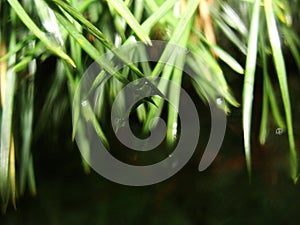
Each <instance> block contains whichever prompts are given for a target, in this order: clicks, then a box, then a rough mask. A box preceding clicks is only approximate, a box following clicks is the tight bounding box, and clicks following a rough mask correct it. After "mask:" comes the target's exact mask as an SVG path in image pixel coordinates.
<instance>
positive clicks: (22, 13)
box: [7, 0, 76, 67]
mask: <svg viewBox="0 0 300 225" xmlns="http://www.w3.org/2000/svg"><path fill="white" fill-rule="evenodd" d="M7 1H8V3H9V4H10V5H11V7H12V8H13V9H14V10H15V12H16V13H17V15H18V16H19V18H20V20H22V22H23V23H24V24H25V26H26V27H27V28H28V29H29V30H30V31H31V32H32V33H34V35H35V36H36V37H37V38H38V39H40V40H41V41H42V42H43V43H44V45H45V46H46V47H47V48H48V49H49V50H50V51H52V52H53V53H54V54H56V55H57V56H59V57H61V58H62V59H64V60H66V61H67V62H68V63H70V64H71V65H72V66H73V67H76V66H75V63H74V62H73V60H72V59H71V58H70V57H69V56H68V55H67V54H66V53H65V52H64V51H63V50H62V49H61V48H60V47H59V46H58V45H57V44H56V43H55V42H53V41H52V40H51V39H50V38H48V37H47V35H46V34H45V33H44V32H43V31H41V30H40V29H39V28H38V26H37V25H36V24H35V23H34V22H33V21H32V19H31V18H30V17H29V15H28V14H27V13H26V11H25V10H24V8H23V7H22V5H21V4H20V3H19V1H17V0H7Z"/></svg>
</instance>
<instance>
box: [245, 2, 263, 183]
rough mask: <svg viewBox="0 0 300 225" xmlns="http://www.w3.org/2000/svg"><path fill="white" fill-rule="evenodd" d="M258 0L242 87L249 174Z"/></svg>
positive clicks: (258, 11) (255, 5) (255, 4)
mask: <svg viewBox="0 0 300 225" xmlns="http://www.w3.org/2000/svg"><path fill="white" fill-rule="evenodd" d="M259 14H260V0H255V2H254V6H253V12H252V18H251V25H250V31H249V39H248V52H247V59H246V68H245V79H244V87H243V131H244V147H245V157H246V166H247V170H248V173H249V177H250V176H251V121H252V104H253V88H254V80H255V69H256V58H257V43H258V30H259Z"/></svg>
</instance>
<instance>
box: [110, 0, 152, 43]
mask: <svg viewBox="0 0 300 225" xmlns="http://www.w3.org/2000/svg"><path fill="white" fill-rule="evenodd" d="M108 2H109V4H110V5H111V6H112V7H113V8H114V9H115V10H116V11H117V12H118V13H119V14H120V15H121V16H122V17H123V18H124V20H125V21H126V22H127V23H128V25H129V26H130V27H131V29H132V30H133V31H134V33H136V35H137V36H138V37H139V38H140V39H141V40H142V41H143V42H145V43H146V44H148V45H151V40H150V38H149V36H148V35H147V33H146V32H145V31H144V29H143V28H142V27H141V25H140V24H139V23H138V22H137V20H136V19H135V18H134V16H133V15H132V13H131V11H130V10H129V9H128V7H127V6H126V5H125V3H124V2H123V1H122V0H109V1H108Z"/></svg>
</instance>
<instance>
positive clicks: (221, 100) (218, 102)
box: [216, 97, 224, 105]
mask: <svg viewBox="0 0 300 225" xmlns="http://www.w3.org/2000/svg"><path fill="white" fill-rule="evenodd" d="M216 102H217V105H223V103H224V99H223V98H221V97H218V98H217V99H216Z"/></svg>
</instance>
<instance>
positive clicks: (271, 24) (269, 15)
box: [265, 0, 298, 183]
mask: <svg viewBox="0 0 300 225" xmlns="http://www.w3.org/2000/svg"><path fill="white" fill-rule="evenodd" d="M265 15H266V21H267V28H268V34H269V40H270V44H271V48H272V53H273V60H274V65H275V68H276V72H277V77H278V80H279V85H280V91H281V96H282V101H283V105H284V111H285V116H286V123H287V132H288V139H289V144H290V166H291V177H292V179H293V181H294V182H295V183H296V182H297V179H298V156H297V152H296V147H295V140H294V132H293V120H292V113H291V103H290V97H289V91H288V83H287V75H286V68H285V63H284V58H283V53H282V50H281V43H280V38H279V32H278V28H277V25H276V19H275V15H274V11H273V6H272V0H265Z"/></svg>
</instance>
